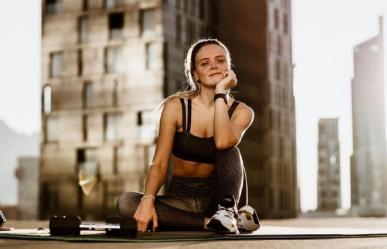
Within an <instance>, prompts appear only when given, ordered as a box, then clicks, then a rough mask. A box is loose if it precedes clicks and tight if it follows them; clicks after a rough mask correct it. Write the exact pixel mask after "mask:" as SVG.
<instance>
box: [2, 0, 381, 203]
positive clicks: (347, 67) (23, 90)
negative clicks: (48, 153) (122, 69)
mask: <svg viewBox="0 0 387 249" xmlns="http://www.w3.org/2000/svg"><path fill="white" fill-rule="evenodd" d="M40 2H41V1H40V0H22V1H14V0H2V1H1V8H0V34H1V39H0V73H1V81H0V87H1V88H0V89H1V91H0V119H2V120H4V121H5V122H6V123H7V124H8V125H9V126H11V127H12V128H13V129H15V130H17V131H19V132H23V133H31V132H36V131H39V129H40V111H39V110H40V46H41V44H40V23H41V22H40V13H41V12H40V6H39V5H40ZM21 6H22V7H21ZM292 8H293V61H294V64H295V71H294V87H295V97H296V113H297V116H296V119H297V120H296V122H297V154H298V155H297V158H298V172H299V183H300V188H301V207H302V209H303V210H308V209H314V208H315V207H316V176H317V123H318V119H319V118H324V117H338V118H339V126H340V128H339V129H340V130H339V136H340V142H341V149H342V150H341V164H342V183H343V190H342V192H343V205H344V207H348V206H349V156H350V154H351V153H352V135H351V134H352V127H351V99H350V80H351V78H352V76H353V60H352V52H353V47H354V46H355V45H356V44H358V43H360V42H362V41H364V40H366V39H368V38H370V37H372V36H375V35H376V34H377V32H378V16H379V15H386V14H387V1H386V0H293V1H292ZM15 13H17V15H16V14H15ZM386 16H387V15H386ZM1 146H4V145H2V144H1V143H0V147H1ZM0 153H1V152H0ZM0 202H1V196H0Z"/></svg>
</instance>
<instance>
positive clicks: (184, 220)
mask: <svg viewBox="0 0 387 249" xmlns="http://www.w3.org/2000/svg"><path fill="white" fill-rule="evenodd" d="M215 167H216V169H215V172H214V174H213V176H212V177H210V178H198V177H177V176H173V177H172V180H171V183H170V185H169V188H168V191H167V193H166V195H158V196H156V200H155V208H156V212H157V216H158V223H159V227H158V230H203V227H204V218H205V217H211V216H212V215H213V214H214V213H215V212H216V210H217V206H218V203H219V201H220V199H221V198H222V197H223V196H224V195H233V196H234V198H235V200H236V201H237V203H238V207H241V206H244V205H246V204H247V201H248V200H247V194H248V193H247V178H246V172H245V169H244V165H243V161H242V157H241V154H240V151H239V149H238V148H237V147H233V148H230V149H227V150H219V151H217V154H216V161H215ZM142 195H143V194H142V193H138V192H126V193H123V194H121V195H120V196H119V197H118V198H117V203H116V206H117V210H118V213H119V215H120V216H122V217H127V218H128V217H133V215H134V213H135V211H136V209H137V207H138V205H139V203H140V201H141V197H142Z"/></svg>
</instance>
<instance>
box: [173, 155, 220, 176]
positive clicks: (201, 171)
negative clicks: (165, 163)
mask: <svg viewBox="0 0 387 249" xmlns="http://www.w3.org/2000/svg"><path fill="white" fill-rule="evenodd" d="M172 158H173V168H174V171H173V175H175V176H183V177H184V176H185V177H210V176H211V175H212V173H213V172H214V170H215V166H214V164H208V163H198V162H191V161H187V160H183V159H180V158H178V157H176V156H174V155H172Z"/></svg>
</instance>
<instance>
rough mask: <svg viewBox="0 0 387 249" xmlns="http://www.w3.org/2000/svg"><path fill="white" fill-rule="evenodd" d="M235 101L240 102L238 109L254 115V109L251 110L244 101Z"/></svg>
mask: <svg viewBox="0 0 387 249" xmlns="http://www.w3.org/2000/svg"><path fill="white" fill-rule="evenodd" d="M234 101H236V102H238V106H237V109H240V110H243V111H246V112H252V113H254V110H253V108H251V107H250V106H248V105H247V104H246V103H244V102H242V101H239V100H235V99H234Z"/></svg>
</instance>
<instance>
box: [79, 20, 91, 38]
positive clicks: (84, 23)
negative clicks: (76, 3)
mask: <svg viewBox="0 0 387 249" xmlns="http://www.w3.org/2000/svg"><path fill="white" fill-rule="evenodd" d="M88 24H89V19H88V17H87V16H80V17H79V18H78V42H80V43H82V42H86V41H87V40H88V36H89V27H88Z"/></svg>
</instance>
